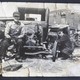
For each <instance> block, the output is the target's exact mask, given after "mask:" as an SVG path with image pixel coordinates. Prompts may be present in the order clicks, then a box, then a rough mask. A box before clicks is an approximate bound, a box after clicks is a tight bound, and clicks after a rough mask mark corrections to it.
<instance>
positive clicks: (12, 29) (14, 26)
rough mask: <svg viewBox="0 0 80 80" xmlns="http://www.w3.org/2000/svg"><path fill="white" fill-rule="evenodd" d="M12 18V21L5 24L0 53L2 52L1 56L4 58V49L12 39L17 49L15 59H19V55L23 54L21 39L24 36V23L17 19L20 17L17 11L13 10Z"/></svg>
mask: <svg viewBox="0 0 80 80" xmlns="http://www.w3.org/2000/svg"><path fill="white" fill-rule="evenodd" d="M13 18H14V21H12V22H9V23H8V24H7V25H6V28H5V34H4V35H5V40H4V41H3V44H2V49H1V53H2V56H3V58H5V56H6V50H7V49H8V47H9V46H10V44H11V43H12V42H11V41H12V39H14V40H15V42H16V45H15V46H16V51H17V53H16V56H15V59H16V60H18V59H19V60H20V59H21V56H22V55H23V49H22V46H23V40H22V39H23V37H24V32H23V27H24V24H23V23H21V22H20V21H19V19H20V13H19V12H14V13H13ZM13 43H14V42H13Z"/></svg>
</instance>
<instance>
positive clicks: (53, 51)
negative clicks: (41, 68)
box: [52, 41, 58, 62]
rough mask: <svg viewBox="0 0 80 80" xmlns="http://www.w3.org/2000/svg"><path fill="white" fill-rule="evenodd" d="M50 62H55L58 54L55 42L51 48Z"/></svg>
mask: <svg viewBox="0 0 80 80" xmlns="http://www.w3.org/2000/svg"><path fill="white" fill-rule="evenodd" d="M52 55H53V56H52V61H53V62H55V61H56V59H57V57H58V53H57V42H56V41H55V42H54V45H53V48H52Z"/></svg>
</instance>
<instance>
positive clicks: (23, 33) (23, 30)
mask: <svg viewBox="0 0 80 80" xmlns="http://www.w3.org/2000/svg"><path fill="white" fill-rule="evenodd" d="M21 26H22V29H21V34H20V35H19V36H18V38H22V37H24V35H25V26H24V24H22V25H21Z"/></svg>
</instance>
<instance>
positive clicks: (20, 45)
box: [16, 39, 24, 58]
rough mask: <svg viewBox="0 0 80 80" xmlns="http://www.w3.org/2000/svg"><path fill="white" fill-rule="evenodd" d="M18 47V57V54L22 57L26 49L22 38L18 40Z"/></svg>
mask: <svg viewBox="0 0 80 80" xmlns="http://www.w3.org/2000/svg"><path fill="white" fill-rule="evenodd" d="M16 49H17V54H16V58H17V56H18V57H19V58H20V57H22V56H23V55H24V51H23V41H22V39H18V40H17V45H16Z"/></svg>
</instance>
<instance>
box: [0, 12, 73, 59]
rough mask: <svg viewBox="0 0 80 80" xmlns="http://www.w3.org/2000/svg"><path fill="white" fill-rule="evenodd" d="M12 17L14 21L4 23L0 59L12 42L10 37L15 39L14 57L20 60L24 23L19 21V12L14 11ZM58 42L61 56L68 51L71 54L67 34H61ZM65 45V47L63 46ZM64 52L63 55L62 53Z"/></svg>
mask: <svg viewBox="0 0 80 80" xmlns="http://www.w3.org/2000/svg"><path fill="white" fill-rule="evenodd" d="M13 17H14V21H12V22H9V23H8V24H7V25H6V28H5V40H4V41H3V43H2V45H1V50H0V54H1V56H0V59H4V58H5V57H6V50H7V48H8V47H9V46H10V45H11V43H12V39H15V41H16V43H17V44H15V46H16V55H15V59H16V60H22V59H23V57H22V56H23V44H24V39H23V38H24V35H25V32H24V24H23V23H21V22H20V21H19V19H20V13H19V12H14V13H13ZM58 42H59V43H60V45H59V46H60V49H61V48H62V47H63V48H64V49H63V48H62V49H61V51H62V52H61V53H63V55H62V56H63V57H64V56H67V58H68V57H69V54H68V53H71V54H72V51H73V50H72V51H71V52H69V51H70V50H71V42H70V39H69V37H68V36H67V35H63V37H61V38H60V39H59V41H58ZM64 45H65V47H64ZM64 54H65V55H64Z"/></svg>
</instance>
